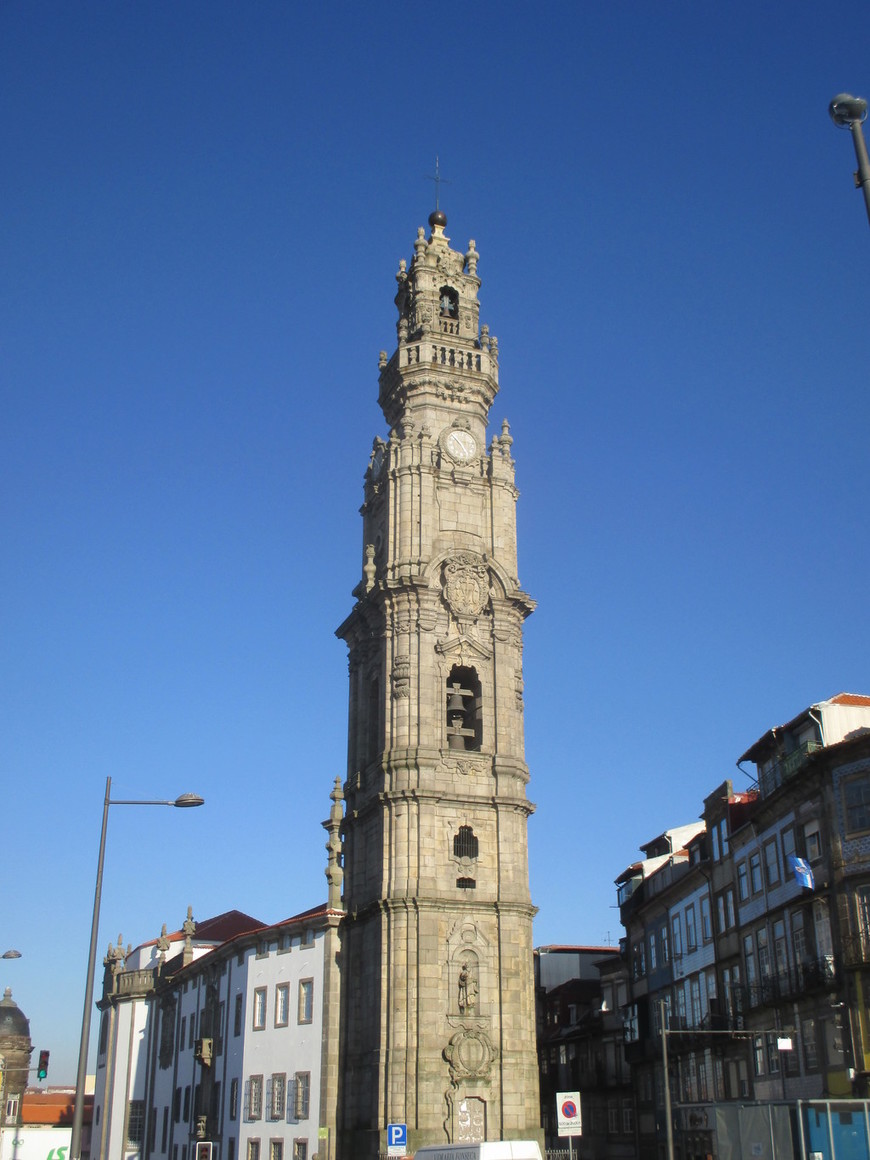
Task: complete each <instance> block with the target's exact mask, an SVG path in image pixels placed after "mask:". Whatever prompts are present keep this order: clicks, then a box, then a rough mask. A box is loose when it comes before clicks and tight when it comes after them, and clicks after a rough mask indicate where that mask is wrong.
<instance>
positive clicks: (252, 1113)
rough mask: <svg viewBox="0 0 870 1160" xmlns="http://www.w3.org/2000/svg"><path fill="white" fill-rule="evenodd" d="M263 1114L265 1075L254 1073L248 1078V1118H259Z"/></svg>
mask: <svg viewBox="0 0 870 1160" xmlns="http://www.w3.org/2000/svg"><path fill="white" fill-rule="evenodd" d="M262 1116H263V1077H262V1076H261V1075H252V1076H251V1078H250V1079H249V1080H248V1119H249V1120H259V1119H261V1118H262Z"/></svg>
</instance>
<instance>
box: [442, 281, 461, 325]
mask: <svg viewBox="0 0 870 1160" xmlns="http://www.w3.org/2000/svg"><path fill="white" fill-rule="evenodd" d="M439 300H440V311H441V317H442V318H458V317H459V295H458V294H457V293H456V291H455V290H454V289H453V288H452V287H451V286H442V287H441V292H440V294H439Z"/></svg>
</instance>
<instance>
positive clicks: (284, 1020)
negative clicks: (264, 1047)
mask: <svg viewBox="0 0 870 1160" xmlns="http://www.w3.org/2000/svg"><path fill="white" fill-rule="evenodd" d="M289 1020H290V984H289V983H279V984H278V986H277V987H276V988H275V1026H276V1027H286V1026H287V1024H288V1022H289Z"/></svg>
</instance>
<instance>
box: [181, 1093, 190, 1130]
mask: <svg viewBox="0 0 870 1160" xmlns="http://www.w3.org/2000/svg"><path fill="white" fill-rule="evenodd" d="M182 1119H183V1120H184V1122H185V1124H186V1123H187V1122H188V1121H189V1119H190V1084H188V1085H187V1087H186V1088H185V1089H184V1114H183V1116H182Z"/></svg>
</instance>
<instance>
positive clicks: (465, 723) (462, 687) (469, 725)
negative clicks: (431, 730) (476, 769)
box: [446, 665, 483, 751]
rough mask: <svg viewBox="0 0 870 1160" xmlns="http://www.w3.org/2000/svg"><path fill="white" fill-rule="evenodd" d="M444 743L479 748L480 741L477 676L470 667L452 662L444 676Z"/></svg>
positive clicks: (481, 733)
mask: <svg viewBox="0 0 870 1160" xmlns="http://www.w3.org/2000/svg"><path fill="white" fill-rule="evenodd" d="M446 695H447V745H448V746H449V748H450V749H461V750H465V751H467V750H479V749H480V748H481V745H482V744H483V713H482V709H481V703H480V678H479V677H478V675H477V672H476V671H475V670H474V669H473V668H467V667H466V666H464V665H454V666H453V668H452V669H451V670H450V676H449V677H448V678H447V694H446Z"/></svg>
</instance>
